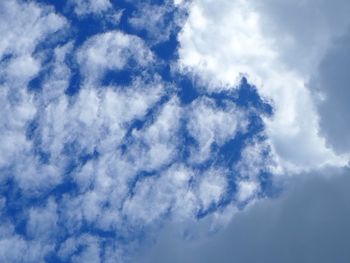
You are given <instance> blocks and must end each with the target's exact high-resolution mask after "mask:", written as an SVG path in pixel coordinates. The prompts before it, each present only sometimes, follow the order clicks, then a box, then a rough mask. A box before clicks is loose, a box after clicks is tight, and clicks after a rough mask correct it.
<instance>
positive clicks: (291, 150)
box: [179, 0, 350, 171]
mask: <svg viewBox="0 0 350 263" xmlns="http://www.w3.org/2000/svg"><path fill="white" fill-rule="evenodd" d="M349 9H350V6H349V5H348V4H347V2H346V1H341V0H339V1H335V2H332V3H330V2H329V1H321V0H320V1H316V2H314V1H297V2H295V1H283V2H280V1H273V0H271V1H263V2H261V1H245V0H237V1H225V0H221V1H210V0H208V1H205V0H203V1H201V0H197V1H193V2H192V3H191V5H190V7H189V18H188V21H187V22H186V24H185V26H184V28H183V30H182V32H181V33H180V37H179V39H180V45H181V48H180V50H179V54H180V67H181V68H183V69H184V70H190V71H192V72H194V74H196V75H197V76H198V77H199V78H200V79H201V80H202V81H204V82H205V83H208V84H209V89H210V90H217V89H218V88H219V89H222V86H224V87H226V88H230V87H235V86H237V84H238V82H239V80H240V78H241V75H242V74H243V75H245V76H247V78H248V80H249V81H250V82H251V83H252V84H253V85H256V87H257V88H258V90H259V91H260V93H261V94H262V95H263V96H264V97H265V98H266V99H268V100H272V102H273V105H274V110H275V114H274V117H273V119H272V120H267V121H266V124H267V129H268V135H269V137H270V140H271V143H272V146H273V148H274V150H275V152H276V154H277V156H278V157H279V158H280V163H281V165H282V167H283V168H286V169H287V171H300V170H304V169H307V168H315V167H318V166H320V165H323V164H325V163H332V164H341V163H344V161H342V160H341V158H340V157H337V156H336V155H335V154H334V153H333V152H332V150H331V149H329V148H328V147H327V145H326V142H325V139H324V138H323V137H322V136H320V135H319V125H318V121H319V118H318V114H317V110H316V108H315V106H314V99H313V98H312V97H311V94H310V90H309V89H308V87H309V86H310V84H309V82H310V81H311V78H312V76H313V75H314V74H316V72H317V69H318V65H319V64H320V62H321V60H322V59H323V57H324V55H325V54H326V53H327V52H328V49H329V47H330V46H332V45H333V44H332V43H333V42H338V41H342V40H339V36H341V35H342V34H344V33H346V32H347V28H348V26H349V24H350V19H349V16H348V15H347V14H348V12H349ZM338 46H339V45H338ZM344 50H345V49H344ZM344 52H346V51H344ZM296 54H297V55H296ZM337 63H341V62H337ZM337 67H343V65H341V64H337ZM323 68H325V67H323ZM321 75H323V74H322V73H321ZM335 84H336V83H335ZM321 85H332V83H329V84H325V83H322V84H321ZM336 85H337V84H336ZM333 88H334V87H329V88H327V89H329V90H333ZM323 89H324V88H323ZM343 118H346V116H344V117H343ZM330 126H331V125H330ZM326 130H327V128H326ZM296 148H298V150H297V151H296V150H295V149H296Z"/></svg>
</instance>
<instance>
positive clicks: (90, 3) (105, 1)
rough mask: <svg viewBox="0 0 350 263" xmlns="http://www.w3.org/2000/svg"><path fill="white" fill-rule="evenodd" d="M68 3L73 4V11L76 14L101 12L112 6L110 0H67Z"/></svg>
mask: <svg viewBox="0 0 350 263" xmlns="http://www.w3.org/2000/svg"><path fill="white" fill-rule="evenodd" d="M69 3H70V4H71V5H73V6H74V12H75V13H76V14H77V15H78V16H83V15H88V14H91V13H93V14H102V13H103V12H105V11H107V10H109V9H110V8H112V3H111V2H110V0H69Z"/></svg>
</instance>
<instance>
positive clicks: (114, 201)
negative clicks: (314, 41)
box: [0, 0, 272, 262]
mask: <svg viewBox="0 0 350 263" xmlns="http://www.w3.org/2000/svg"><path fill="white" fill-rule="evenodd" d="M72 3H73V2H72ZM74 4H75V8H76V9H75V12H76V13H77V14H78V15H83V14H84V15H87V14H88V13H91V12H93V13H99V12H102V11H103V10H105V9H106V8H111V5H110V4H109V2H108V1H96V2H79V1H75V2H74ZM0 5H1V6H0V8H1V9H0V10H1V17H0V20H1V21H2V22H3V23H0V24H1V26H0V32H1V33H2V35H3V36H4V37H3V38H2V40H0V57H1V60H0V61H1V62H0V63H1V66H2V69H1V72H0V80H1V91H0V92H1V96H0V97H1V99H0V100H1V101H0V104H1V106H2V115H1V117H0V129H1V132H2V143H1V145H0V171H1V174H0V178H1V183H0V194H1V196H2V197H1V199H0V201H1V202H0V209H1V210H0V211H1V215H0V216H1V221H0V222H1V223H0V244H1V249H0V260H1V261H4V262H23V261H26V262H44V261H50V260H51V261H55V260H56V261H71V262H82V261H84V262H109V261H110V262H119V261H122V262H124V261H126V260H127V257H128V255H129V252H130V251H131V250H133V249H136V248H137V247H138V245H139V244H140V242H141V241H142V239H143V233H145V232H146V233H150V232H151V230H155V233H156V232H157V230H158V229H159V226H160V225H161V224H163V223H164V222H166V221H173V222H186V221H191V222H196V221H197V220H199V219H200V218H206V217H210V218H211V219H210V220H211V221H212V222H214V223H215V222H221V221H222V220H223V219H222V218H230V217H231V214H232V213H233V212H232V211H236V210H237V209H238V208H237V207H238V206H239V207H240V208H243V207H244V206H245V205H246V204H248V203H249V202H250V201H251V200H253V199H255V198H258V194H259V193H261V194H262V195H263V192H264V189H263V187H260V184H261V183H262V182H261V181H260V179H259V176H258V174H259V173H260V171H262V170H263V169H265V170H266V171H267V172H269V173H270V172H272V169H271V167H270V166H264V164H263V163H261V162H259V160H260V159H263V158H265V157H264V156H265V154H266V153H265V152H263V151H259V150H257V151H255V155H249V157H248V158H250V160H251V161H252V160H253V159H254V160H255V159H256V162H254V164H255V163H259V167H256V168H255V169H256V170H255V172H248V171H247V170H248V169H247V168H246V166H245V164H243V162H244V161H243V160H242V161H241V162H238V160H240V158H241V150H243V149H245V148H246V151H249V149H250V148H251V147H252V145H255V146H256V147H263V145H264V144H265V143H266V138H265V136H264V126H263V125H261V126H259V125H260V124H261V123H262V118H263V117H267V116H268V115H269V114H268V113H267V112H266V110H265V109H264V107H259V106H256V107H255V106H254V107H253V106H252V107H248V108H247V107H246V106H244V105H240V104H239V103H238V101H239V100H244V102H245V103H250V99H252V100H253V98H254V99H255V100H256V101H255V103H257V105H258V104H259V103H260V104H261V105H264V103H263V102H262V101H261V99H260V97H259V96H258V95H257V93H256V90H255V89H254V88H253V87H251V86H249V85H245V87H242V90H243V91H242V92H245V93H246V94H248V95H249V96H251V98H250V97H249V96H248V98H241V95H240V93H239V90H237V92H220V93H217V94H213V93H207V92H203V93H201V94H198V95H196V96H195V97H193V98H191V99H188V100H184V98H183V96H186V92H187V90H183V87H182V86H181V85H180V83H179V82H178V81H181V79H186V78H188V76H186V75H181V76H179V73H178V72H176V73H175V72H172V73H171V74H174V75H177V76H178V78H179V79H173V80H171V81H169V80H166V79H165V78H164V77H163V75H162V74H163V68H162V67H165V66H164V61H162V62H160V61H158V58H157V54H156V53H154V52H152V49H151V48H152V45H154V43H155V42H154V39H153V40H152V36H150V38H149V39H148V40H149V41H145V40H144V39H142V38H140V37H139V36H136V35H132V34H130V33H126V32H122V31H121V30H117V29H113V30H110V31H108V32H102V33H96V34H94V35H92V36H87V39H86V41H84V42H83V43H82V44H80V43H79V42H78V41H75V39H74V38H72V34H71V31H70V30H71V28H70V27H71V25H70V23H71V22H72V21H69V19H68V18H64V17H63V14H61V15H59V14H57V13H55V11H54V9H53V8H50V7H47V6H45V5H43V4H35V3H26V2H22V1H15V0H13V1H8V2H6V3H2V4H0ZM142 6H143V5H140V8H141V7H142ZM154 8H158V9H157V10H158V11H159V12H160V13H159V17H158V16H156V17H155V20H154V21H150V24H149V25H148V26H147V27H148V29H149V30H150V32H153V31H154V28H155V27H156V24H158V23H161V24H162V26H161V27H160V28H168V27H167V26H168V23H167V22H166V19H165V17H166V14H165V13H167V12H175V11H174V10H175V7H174V6H173V5H172V3H170V2H167V3H166V4H165V5H164V6H159V7H156V6H154ZM139 10H141V9H139ZM150 10H153V9H150ZM169 10H170V11H169ZM158 11H157V12H158ZM137 15H140V19H141V20H142V19H145V16H148V15H147V13H145V14H139V13H135V14H133V16H132V17H131V18H130V24H132V25H133V26H134V27H139V26H140V25H139V22H137V21H139V20H137V19H136V18H135V16H137ZM15 17H18V18H19V19H15ZM157 17H158V18H159V19H158V18H157ZM141 20H140V21H141ZM5 21H6V22H5ZM7 21H10V23H8V22H7ZM160 21H162V22H160ZM72 23H73V22H72ZM174 25H178V21H177V22H176V21H175V24H173V23H170V24H169V28H168V29H167V30H168V31H169V32H168V31H167V32H168V33H167V34H174V32H175V31H173V30H175V27H174ZM157 32H158V31H157ZM157 32H153V33H154V34H155V35H158V33H157ZM167 38H168V37H166V39H167ZM157 41H163V40H157ZM157 41H156V42H157ZM13 43H14V44H13ZM121 79H122V80H121ZM183 94H185V95H183ZM233 153H234V155H235V158H233V157H232V158H231V157H230V158H227V156H231V155H233ZM244 156H246V154H245V153H243V158H245V157H244ZM251 166H254V165H250V168H249V169H254V168H253V167H251ZM243 171H245V173H247V174H248V173H252V174H253V173H254V175H249V176H248V175H243V174H244V172H243ZM239 174H242V176H239ZM242 180H244V182H243V181H242ZM252 185H254V187H253V186H252ZM236 188H237V189H238V188H239V189H238V190H237V191H238V196H239V197H236V195H237V193H236ZM221 215H222V216H221ZM226 221H227V220H226ZM214 223H213V224H214ZM147 231H149V232H147ZM147 236H150V234H147V235H146V237H147ZM11 247H13V248H14V249H12V250H11V249H9V248H11ZM129 250H130V251H129Z"/></svg>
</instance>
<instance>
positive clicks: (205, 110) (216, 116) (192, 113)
mask: <svg viewBox="0 0 350 263" xmlns="http://www.w3.org/2000/svg"><path fill="white" fill-rule="evenodd" d="M247 125H248V120H247V119H246V117H245V116H244V113H243V112H242V111H240V110H239V109H237V108H236V107H235V105H234V104H233V103H227V105H226V107H224V108H223V109H220V108H219V107H217V106H216V105H215V101H214V100H212V99H209V98H200V99H197V100H195V101H194V102H193V103H192V104H191V106H190V108H189V113H188V124H187V126H188V130H189V132H190V134H191V136H193V137H194V138H195V140H196V141H197V143H198V148H196V149H192V151H191V157H190V158H191V159H192V160H193V161H194V162H203V161H205V160H206V159H207V158H209V157H210V154H211V147H212V145H213V143H215V144H217V145H218V146H222V145H223V144H224V143H225V142H226V141H228V140H230V139H234V137H235V135H236V133H237V132H239V131H244V129H245V128H246V126H247Z"/></svg>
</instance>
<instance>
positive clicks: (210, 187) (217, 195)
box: [197, 168, 228, 210]
mask: <svg viewBox="0 0 350 263" xmlns="http://www.w3.org/2000/svg"><path fill="white" fill-rule="evenodd" d="M197 187H198V188H197V191H198V198H199V200H200V203H201V206H202V209H204V210H206V209H208V208H209V207H210V206H211V205H217V204H218V202H219V201H220V200H221V199H222V198H223V197H224V195H225V192H226V191H227V190H228V189H227V188H228V181H227V171H224V170H222V169H220V168H210V169H209V170H208V171H205V172H204V173H203V174H201V175H200V176H199V177H198V186H197Z"/></svg>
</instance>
